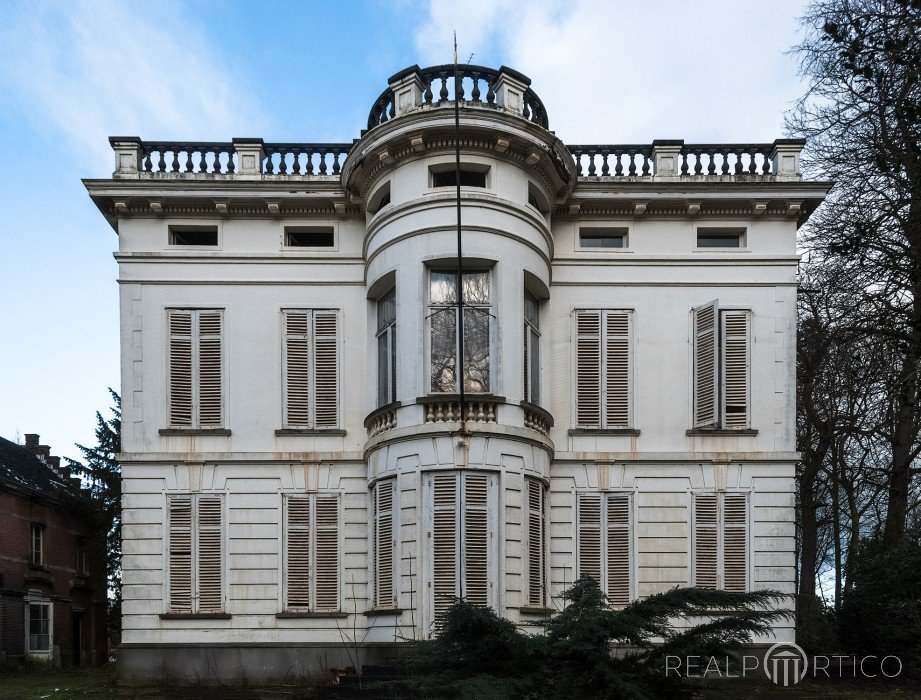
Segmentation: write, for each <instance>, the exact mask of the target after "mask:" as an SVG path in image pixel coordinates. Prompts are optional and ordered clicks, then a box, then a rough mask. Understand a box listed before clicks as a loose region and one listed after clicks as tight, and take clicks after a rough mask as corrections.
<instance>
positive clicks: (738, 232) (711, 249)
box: [693, 226, 749, 253]
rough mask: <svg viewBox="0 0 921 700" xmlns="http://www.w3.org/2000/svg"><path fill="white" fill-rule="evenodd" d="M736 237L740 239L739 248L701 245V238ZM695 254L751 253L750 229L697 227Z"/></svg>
mask: <svg viewBox="0 0 921 700" xmlns="http://www.w3.org/2000/svg"><path fill="white" fill-rule="evenodd" d="M702 236H703V237H704V238H706V237H707V236H711V237H717V236H722V237H734V238H738V241H739V245H737V246H722V245H716V246H707V245H704V246H702V245H700V239H701V237H702ZM693 251H694V252H695V253H744V252H748V251H749V240H748V227H747V226H697V227H695V229H694V248H693Z"/></svg>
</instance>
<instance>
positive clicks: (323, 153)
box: [263, 143, 352, 175]
mask: <svg viewBox="0 0 921 700" xmlns="http://www.w3.org/2000/svg"><path fill="white" fill-rule="evenodd" d="M351 147H352V146H351V144H347V143H267V144H265V146H264V147H263V148H264V151H265V160H264V161H263V172H264V173H266V174H269V175H273V174H277V175H338V174H339V173H340V172H341V170H342V161H343V160H345V157H346V155H348V152H349V149H350V148H351Z"/></svg>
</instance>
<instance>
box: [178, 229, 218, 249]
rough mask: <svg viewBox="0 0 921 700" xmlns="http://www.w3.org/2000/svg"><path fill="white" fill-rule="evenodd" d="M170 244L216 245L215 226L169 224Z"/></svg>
mask: <svg viewBox="0 0 921 700" xmlns="http://www.w3.org/2000/svg"><path fill="white" fill-rule="evenodd" d="M169 243H170V245H182V246H216V245H217V227H216V226H187V227H186V226H183V227H178V226H170V228H169Z"/></svg>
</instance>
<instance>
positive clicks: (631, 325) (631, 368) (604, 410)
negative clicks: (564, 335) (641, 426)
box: [571, 307, 636, 432]
mask: <svg viewBox="0 0 921 700" xmlns="http://www.w3.org/2000/svg"><path fill="white" fill-rule="evenodd" d="M582 313H598V314H599V345H598V347H599V350H598V353H599V362H600V366H599V369H598V381H599V387H598V401H599V405H598V425H597V426H589V425H588V424H586V423H581V422H580V421H579V387H578V379H579V343H578V341H579V338H580V334H579V326H578V322H579V314H582ZM610 314H626V316H627V396H626V401H627V423H626V425H612V424H611V423H610V422H609V420H608V401H607V395H608V389H607V385H608V371H607V367H606V365H607V353H608V342H609V338H608V333H607V332H606V321H607V319H608V317H609V315H610ZM571 337H572V339H573V342H574V343H575V346H574V351H573V353H572V363H573V364H572V383H571V386H572V387H573V391H572V417H573V421H572V424H573V426H574V429H575V430H579V431H583V430H584V431H594V432H604V431H612V430H613V431H621V430H627V431H634V430H636V407H635V404H636V310H635V309H632V308H599V307H592V308H587V307H577V308H575V309H573V313H572V336H571Z"/></svg>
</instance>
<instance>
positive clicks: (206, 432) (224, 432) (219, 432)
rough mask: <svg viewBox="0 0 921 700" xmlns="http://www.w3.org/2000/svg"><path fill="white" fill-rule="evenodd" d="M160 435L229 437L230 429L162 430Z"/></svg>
mask: <svg viewBox="0 0 921 700" xmlns="http://www.w3.org/2000/svg"><path fill="white" fill-rule="evenodd" d="M160 435H164V436H168V435H216V436H219V437H228V436H229V435H230V429H229V428H160Z"/></svg>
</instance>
